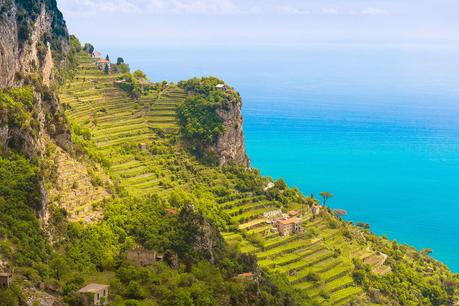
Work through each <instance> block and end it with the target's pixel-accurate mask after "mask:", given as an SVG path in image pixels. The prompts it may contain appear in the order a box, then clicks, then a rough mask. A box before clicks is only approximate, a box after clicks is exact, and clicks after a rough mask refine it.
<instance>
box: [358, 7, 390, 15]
mask: <svg viewBox="0 0 459 306" xmlns="http://www.w3.org/2000/svg"><path fill="white" fill-rule="evenodd" d="M361 14H362V15H370V16H380V15H386V14H387V11H386V10H383V9H380V8H376V7H368V8H366V9H363V10H362V11H361Z"/></svg>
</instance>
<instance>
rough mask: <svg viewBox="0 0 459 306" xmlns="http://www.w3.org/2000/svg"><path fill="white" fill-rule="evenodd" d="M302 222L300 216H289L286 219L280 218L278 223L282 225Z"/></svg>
mask: <svg viewBox="0 0 459 306" xmlns="http://www.w3.org/2000/svg"><path fill="white" fill-rule="evenodd" d="M300 222H303V219H301V218H290V219H287V220H280V221H279V223H280V224H283V225H288V224H293V223H300Z"/></svg>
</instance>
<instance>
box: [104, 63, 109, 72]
mask: <svg viewBox="0 0 459 306" xmlns="http://www.w3.org/2000/svg"><path fill="white" fill-rule="evenodd" d="M109 72H110V68H109V67H108V64H105V67H104V73H105V74H108V73H109Z"/></svg>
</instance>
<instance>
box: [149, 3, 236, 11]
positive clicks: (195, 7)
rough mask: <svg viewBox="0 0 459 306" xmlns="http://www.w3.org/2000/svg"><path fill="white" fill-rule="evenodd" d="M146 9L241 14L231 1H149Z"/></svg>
mask: <svg viewBox="0 0 459 306" xmlns="http://www.w3.org/2000/svg"><path fill="white" fill-rule="evenodd" d="M148 9H149V11H151V12H153V13H187V14H203V13H212V14H236V13H241V10H240V9H239V8H238V7H237V6H236V5H235V4H234V2H233V1H232V0H150V2H149V4H148Z"/></svg>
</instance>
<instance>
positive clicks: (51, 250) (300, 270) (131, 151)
mask: <svg viewBox="0 0 459 306" xmlns="http://www.w3.org/2000/svg"><path fill="white" fill-rule="evenodd" d="M72 45H74V49H75V50H78V46H80V47H81V45H79V43H77V42H76V41H74V42H73V43H72ZM83 49H86V50H89V49H91V46H85V47H84V48H83ZM75 60H76V61H77V62H78V67H77V68H76V69H75V70H74V71H72V73H69V75H70V76H71V78H69V79H68V80H67V82H66V83H65V84H64V85H63V86H62V87H61V88H60V93H59V96H60V100H61V103H62V106H63V108H65V110H66V111H65V117H66V120H68V122H69V124H70V129H71V133H72V140H73V144H72V146H71V147H70V148H69V149H68V150H69V152H70V153H71V155H72V156H73V157H74V158H75V160H78V161H79V162H81V163H82V164H85V165H89V166H88V167H90V168H89V170H90V171H89V170H88V175H90V176H91V178H92V182H93V184H94V185H95V186H98V187H99V188H104V189H105V191H106V193H107V194H108V196H106V197H104V198H103V199H101V200H99V201H98V202H94V203H93V204H92V205H93V207H91V205H83V206H82V207H83V208H84V209H81V210H75V211H74V210H71V209H70V208H69V207H65V206H62V207H61V206H57V205H51V206H50V207H48V212H49V218H48V220H47V221H46V225H45V226H43V225H44V224H43V223H42V224H40V222H44V221H43V220H41V221H39V220H40V219H38V218H37V216H36V215H37V214H36V212H37V211H40V209H41V208H42V207H41V202H40V187H41V185H42V182H41V179H42V178H46V179H47V180H51V178H52V177H51V176H52V175H51V174H48V173H49V172H52V169H54V168H53V167H57V168H58V167H59V163H55V161H54V160H53V158H52V156H53V155H52V154H48V153H47V154H45V156H44V157H43V158H42V159H41V160H40V161H34V160H30V159H27V158H25V157H24V156H22V155H21V154H19V153H14V152H10V153H6V150H5V152H4V153H3V155H2V157H1V159H0V210H1V211H0V213H1V215H0V230H1V236H2V238H4V239H3V240H2V242H1V243H0V247H1V248H0V255H1V257H2V258H4V259H6V260H7V261H8V263H9V265H10V266H12V267H14V268H15V276H14V283H15V286H13V288H11V289H8V290H0V298H3V299H4V300H5V301H8V300H9V302H8V303H10V304H9V305H15V304H14V303H19V301H21V302H23V299H24V298H23V294H24V293H25V292H28V291H30V288H44V289H45V290H46V291H47V292H49V293H51V294H53V295H56V296H62V297H63V298H64V300H65V301H66V303H68V304H70V305H78V303H80V300H79V295H78V293H77V290H78V289H79V288H81V287H83V286H84V285H85V284H87V283H89V282H98V283H105V284H109V285H110V299H111V302H112V305H157V304H160V305H215V304H220V305H300V304H303V305H344V304H349V303H354V304H361V305H371V304H372V303H376V304H382V305H391V304H394V305H396V304H402V305H442V304H449V303H452V302H454V300H455V299H456V297H457V280H456V279H455V276H454V275H453V274H451V273H450V272H449V271H448V269H447V268H446V267H445V266H443V265H442V264H440V263H438V262H436V261H435V260H433V259H432V258H430V257H429V256H428V255H427V252H425V253H424V254H423V253H420V252H417V251H415V250H414V249H412V248H409V247H406V246H401V245H399V244H397V243H396V242H390V241H387V240H386V239H382V238H380V237H377V236H375V235H373V234H372V233H371V232H370V231H369V230H368V229H365V228H363V227H358V226H354V225H352V224H350V223H347V222H344V221H342V220H340V219H338V218H336V217H335V216H334V215H333V213H332V211H330V210H329V209H327V208H326V207H321V213H320V214H319V215H318V216H312V213H311V212H310V210H311V207H312V206H313V205H314V204H317V203H318V201H317V200H316V199H314V198H313V197H312V196H311V197H305V196H303V195H302V194H301V193H300V192H299V191H298V190H297V189H295V188H293V189H292V188H289V187H288V186H287V185H286V184H285V182H284V181H283V180H282V179H279V180H278V181H276V182H274V184H272V185H273V186H271V184H270V186H271V187H270V188H266V186H267V185H268V183H270V182H272V180H271V179H270V178H266V177H262V176H261V175H260V173H259V172H258V171H256V170H252V169H249V170H246V169H243V168H240V167H237V166H224V167H211V166H206V165H204V164H203V163H201V162H200V161H199V160H198V159H196V158H195V157H194V156H193V155H191V154H189V153H188V151H187V150H186V146H184V145H183V142H182V141H181V140H182V138H181V137H180V136H182V137H185V139H186V140H187V141H191V142H192V141H194V140H197V141H199V142H201V143H202V142H204V143H206V142H212V141H213V139H214V138H213V137H215V135H217V134H215V133H218V126H219V124H217V121H218V120H217V117H214V116H217V114H216V110H218V109H219V108H221V107H227V106H228V103H233V102H232V101H237V100H235V99H237V98H238V96H237V94H236V93H235V92H234V91H233V90H232V89H231V88H229V87H227V88H226V90H220V89H216V88H215V85H217V84H220V83H222V82H221V81H220V80H218V79H215V78H203V79H193V80H190V81H185V82H180V83H179V86H176V85H174V84H169V83H166V82H162V83H151V82H149V81H148V80H147V79H146V77H145V75H144V74H143V73H141V72H134V73H133V74H132V75H131V74H130V75H129V76H130V77H131V78H133V79H135V80H136V82H137V81H138V85H139V89H140V90H139V94H138V95H132V90H130V89H129V88H127V87H123V86H128V85H129V83H131V85H129V86H132V82H131V81H129V78H126V75H124V74H122V73H118V72H116V71H111V72H110V73H109V74H105V73H104V71H101V70H99V69H98V68H97V67H96V65H95V63H94V61H93V59H91V58H90V57H89V55H88V53H87V52H83V51H81V52H79V53H75ZM120 65H125V64H124V63H120ZM123 80H124V81H123ZM120 81H121V82H120ZM30 92H32V91H31V90H30V89H27V87H26V88H22V89H18V90H16V91H14V90H13V91H4V92H2V95H1V96H0V97H1V100H0V101H1V102H2V104H1V107H2V112H1V113H2V116H4V117H2V122H3V120H6V121H5V122H8V123H9V124H18V125H19V126H24V124H25V125H26V126H27V124H28V122H29V121H30V120H29V118H33V115H31V112H32V113H33V109H31V108H30V106H28V105H29V104H28V102H30V100H27V99H28V98H30ZM27 93H28V94H27ZM3 110H6V111H3ZM16 113H18V114H19V115H21V114H23V115H24V116H22V115H21V116H19V117H18V118H19V119H16V117H15V116H13V117H11V114H15V115H16ZM195 116H203V117H202V118H200V119H199V120H195ZM23 118H25V119H23ZM203 118H204V119H205V120H202V121H201V119H203ZM212 118H213V119H212ZM214 119H215V121H214ZM9 120H12V121H11V123H10V121H9ZM220 120H221V119H220ZM220 124H221V122H220ZM49 147H52V146H51V145H49ZM58 170H62V169H58ZM64 170H65V169H64ZM45 174H46V175H45ZM77 178H78V176H75V175H73V174H71V175H70V176H69V180H70V181H71V180H72V179H73V180H74V182H73V184H72V189H75V190H77V189H78V188H79V187H80V183H81V182H79V181H78V182H77V183H75V182H76V180H77ZM47 183H48V184H52V182H47ZM327 198H330V196H328V197H327ZM324 200H325V199H324ZM85 204H87V203H85ZM277 210H281V211H282V212H283V213H287V212H288V211H292V210H295V211H297V212H298V213H299V216H301V218H302V220H303V222H302V231H301V232H298V233H294V234H291V235H289V236H285V237H284V236H280V235H279V233H278V232H277V231H276V229H275V228H274V225H273V224H272V223H270V222H267V221H269V220H267V217H266V216H267V215H266V213H268V214H269V213H271V212H273V211H277ZM94 211H97V212H103V215H102V213H101V215H100V216H99V217H98V218H96V219H94V220H92V219H91V222H87V221H84V220H88V219H87V218H86V217H87V215H88V214H92V213H94ZM264 214H265V215H264ZM69 220H81V221H80V222H69ZM44 228H45V229H46V230H47V231H46V232H45V231H44V230H43V229H44ZM45 233H46V234H45ZM50 233H51V234H50ZM47 234H48V235H50V236H52V237H47ZM48 238H51V239H52V240H51V241H53V244H52V245H51V244H50V243H49V241H50V240H49V239H48ZM137 246H141V247H142V248H143V249H145V250H150V251H156V252H158V253H159V254H161V255H162V256H163V257H162V260H158V261H156V262H155V263H151V264H148V265H146V266H143V265H140V264H138V263H135V262H132V261H130V260H128V258H127V252H128V251H129V250H132V249H133V248H134V247H137ZM241 273H253V278H254V279H252V276H250V277H245V276H239V274H241ZM249 275H251V274H249ZM20 288H21V289H20ZM0 305H1V302H0Z"/></svg>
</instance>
